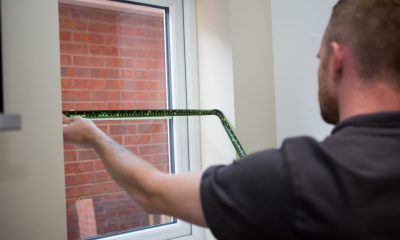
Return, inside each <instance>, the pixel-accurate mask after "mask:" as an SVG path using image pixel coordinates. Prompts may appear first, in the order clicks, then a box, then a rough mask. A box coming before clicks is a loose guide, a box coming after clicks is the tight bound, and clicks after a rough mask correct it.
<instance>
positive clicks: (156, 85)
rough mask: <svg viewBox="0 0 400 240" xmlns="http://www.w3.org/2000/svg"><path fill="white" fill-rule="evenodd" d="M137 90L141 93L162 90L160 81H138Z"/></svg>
mask: <svg viewBox="0 0 400 240" xmlns="http://www.w3.org/2000/svg"><path fill="white" fill-rule="evenodd" d="M136 89H137V90H141V91H148V90H160V89H161V83H160V81H136Z"/></svg>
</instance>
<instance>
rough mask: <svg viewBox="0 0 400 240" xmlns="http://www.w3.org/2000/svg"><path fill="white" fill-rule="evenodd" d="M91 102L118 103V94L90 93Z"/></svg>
mask: <svg viewBox="0 0 400 240" xmlns="http://www.w3.org/2000/svg"><path fill="white" fill-rule="evenodd" d="M91 100H93V101H119V100H121V94H120V92H111V91H96V92H91Z"/></svg>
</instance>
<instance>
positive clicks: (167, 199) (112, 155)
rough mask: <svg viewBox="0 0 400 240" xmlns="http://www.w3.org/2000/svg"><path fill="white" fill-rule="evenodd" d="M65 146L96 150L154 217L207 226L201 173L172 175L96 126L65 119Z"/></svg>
mask: <svg viewBox="0 0 400 240" xmlns="http://www.w3.org/2000/svg"><path fill="white" fill-rule="evenodd" d="M63 126H64V142H65V143H72V144H78V145H82V146H90V147H93V148H94V149H95V150H96V151H97V153H98V154H99V155H100V157H101V159H102V161H103V163H104V165H105V167H106V168H107V170H108V172H109V173H110V174H111V176H112V177H113V178H114V179H115V180H116V182H117V183H118V184H120V185H121V186H122V187H124V188H125V189H126V191H127V192H128V193H129V194H130V195H132V197H133V198H134V199H135V200H136V201H137V202H138V203H139V204H140V205H142V207H143V208H144V209H145V210H147V211H148V212H151V213H156V212H157V213H164V214H168V215H172V216H174V217H177V218H180V219H182V220H185V221H188V222H192V223H195V224H198V225H201V226H206V222H205V219H204V215H203V210H202V206H201V202H200V179H201V174H202V173H201V172H193V173H184V174H177V175H168V174H165V173H162V172H160V171H158V170H157V169H156V168H154V167H153V166H151V165H150V164H149V163H148V162H146V161H143V160H142V159H140V158H139V157H137V156H135V155H134V154H132V153H131V152H130V151H128V150H127V149H126V148H124V147H123V146H121V145H119V144H118V143H116V142H115V141H114V140H112V139H111V138H110V137H109V136H107V135H106V134H105V133H104V132H102V131H101V130H100V129H99V128H97V127H96V125H95V124H94V123H93V122H92V121H90V120H88V119H82V118H80V117H77V118H66V117H64V119H63Z"/></svg>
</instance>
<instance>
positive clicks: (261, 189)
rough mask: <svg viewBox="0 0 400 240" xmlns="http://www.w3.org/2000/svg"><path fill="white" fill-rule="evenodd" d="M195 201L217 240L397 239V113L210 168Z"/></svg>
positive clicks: (399, 202) (359, 118) (361, 118)
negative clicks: (197, 199)
mask: <svg viewBox="0 0 400 240" xmlns="http://www.w3.org/2000/svg"><path fill="white" fill-rule="evenodd" d="M201 200H202V206H203V211H204V214H205V217H206V221H207V223H208V225H209V227H210V229H211V231H212V232H213V234H214V235H215V236H216V237H217V238H218V239H229V240H234V239H273V240H277V239H324V240H325V239H400V112H396V113H379V114H370V115H363V116H357V117H353V118H351V119H348V120H346V121H344V122H342V123H341V124H339V125H338V126H336V127H335V129H334V130H333V132H332V135H331V136H329V137H328V138H326V139H325V140H324V141H323V142H317V141H316V140H314V139H313V138H310V137H298V138H292V139H288V140H286V141H284V143H283V144H282V147H281V148H280V149H273V150H267V151H262V152H259V153H256V154H252V155H249V156H247V157H245V158H244V159H241V160H239V161H235V162H233V163H232V164H231V165H228V166H214V167H210V168H209V169H207V171H206V172H204V174H203V177H202V182H201Z"/></svg>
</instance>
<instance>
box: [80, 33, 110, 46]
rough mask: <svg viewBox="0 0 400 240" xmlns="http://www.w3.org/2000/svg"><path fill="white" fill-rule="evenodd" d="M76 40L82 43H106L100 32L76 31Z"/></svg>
mask: <svg viewBox="0 0 400 240" xmlns="http://www.w3.org/2000/svg"><path fill="white" fill-rule="evenodd" d="M73 36H74V41H75V42H82V43H100V44H102V43H104V38H103V36H102V35H100V34H91V33H87V32H75V33H74V35H73Z"/></svg>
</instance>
